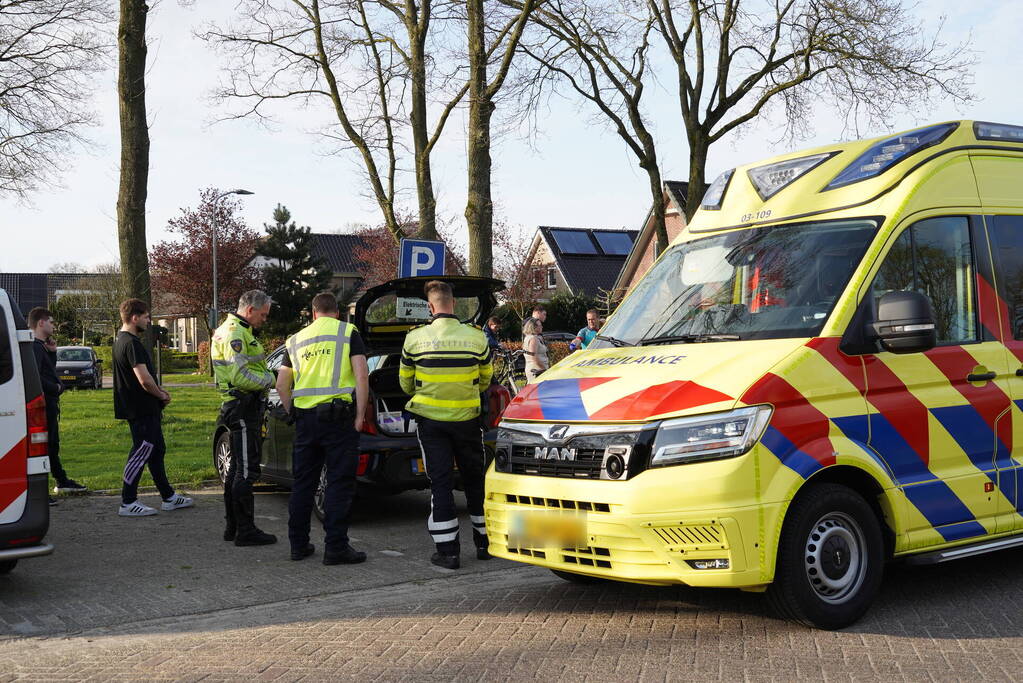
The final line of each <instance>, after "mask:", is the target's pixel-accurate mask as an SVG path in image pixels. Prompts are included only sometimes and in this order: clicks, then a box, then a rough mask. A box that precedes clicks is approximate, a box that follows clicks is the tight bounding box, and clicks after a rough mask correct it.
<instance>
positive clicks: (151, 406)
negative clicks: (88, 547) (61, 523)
mask: <svg viewBox="0 0 1023 683" xmlns="http://www.w3.org/2000/svg"><path fill="white" fill-rule="evenodd" d="M121 322H122V323H124V324H123V325H122V326H121V331H120V332H118V333H117V339H116V340H115V341H114V362H113V365H114V417H116V418H118V419H120V420H127V421H128V426H129V427H130V428H131V440H132V445H131V452H130V453H129V454H128V462H127V464H126V465H125V466H124V482H123V486H122V487H121V507H120V509H119V510H118V511H117V514H119V515H120V516H122V517H146V516H149V515H155V514H156V510H155V509H154V508H151V507H149V506H148V505H146V504H145V503H142V502H139V500H138V488H139V480H140V479H142V471H143V470H144V469H145V467H146V466H147V465H148V466H149V474H150V475H151V476H152V477H153V483H154V484H156V488H157V489H158V490H159V491H160V496H161V497H162V498H163V503H162V504H161V505H160V509H161V510H177V509H179V508H187V507H191V506H192V504H193V502H192V499H191V498H188V497H186V496H182V495H181V494H179V493H175V492H174V487H172V486H171V485H170V482H169V481H167V472H166V470H165V469H164V466H163V456H164V454H165V453H166V451H167V447H166V445H165V444H164V441H163V427H162V425H161V424H160V421H161V414H162V412H163V408H164V406H166V405H167V404H168V403H170V401H171V397H170V394H168V393H167V392H166V391H164V390H163V389H161V388H160V386H159V385H158V384H157V383H156V380H155V379H153V361H152V359H151V358H150V357H149V351H148V350H147V349H146V347H145V345H144V344H143V343H142V341H141V340H140V339H139V335H141V334H142V333H143V332H145V331H146V328H148V327H149V308H148V307H147V306H146V304H145V302H144V301H140V300H139V299H127V300H125V301H123V302H122V303H121Z"/></svg>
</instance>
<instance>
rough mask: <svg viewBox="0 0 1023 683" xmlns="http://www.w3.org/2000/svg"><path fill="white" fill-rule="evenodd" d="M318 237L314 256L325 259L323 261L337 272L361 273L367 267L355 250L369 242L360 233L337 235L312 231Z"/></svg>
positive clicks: (314, 246) (314, 247)
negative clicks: (358, 257)
mask: <svg viewBox="0 0 1023 683" xmlns="http://www.w3.org/2000/svg"><path fill="white" fill-rule="evenodd" d="M312 235H313V237H315V238H316V242H315V244H314V245H313V256H316V257H318V258H321V259H323V262H324V263H326V264H327V266H328V267H329V268H330V269H331V271H333V272H334V273H335V274H342V273H351V274H353V275H360V274H361V273H362V272H363V271H364V270H365V267H364V266H363V264H362V263H361V262H360V261H359V260H358V259H357V258H356V257H355V250H356V249H358V248H359V247H366V246H367V243H366V240H364V239H363V238H362V237H360V236H359V235H337V234H328V233H322V232H314V233H312Z"/></svg>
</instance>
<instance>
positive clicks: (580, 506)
mask: <svg viewBox="0 0 1023 683" xmlns="http://www.w3.org/2000/svg"><path fill="white" fill-rule="evenodd" d="M505 500H506V501H507V502H509V503H511V504H513V505H535V506H538V507H544V508H553V509H556V510H585V511H587V512H611V506H610V505H608V504H607V503H591V502H589V501H585V500H565V499H563V498H542V497H540V496H519V495H516V494H514V493H506V494H505Z"/></svg>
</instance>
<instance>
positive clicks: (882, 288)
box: [486, 121, 1023, 628]
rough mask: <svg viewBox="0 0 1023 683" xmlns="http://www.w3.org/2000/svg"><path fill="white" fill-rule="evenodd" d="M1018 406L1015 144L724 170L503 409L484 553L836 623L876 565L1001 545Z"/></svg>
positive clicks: (844, 154)
mask: <svg viewBox="0 0 1023 683" xmlns="http://www.w3.org/2000/svg"><path fill="white" fill-rule="evenodd" d="M1021 405H1023V127H1015V126H1007V125H1001V124H988V123H983V122H973V121H959V122H951V123H943V124H936V125H932V126H927V127H924V128H920V129H916V130H913V131H908V132H905V133H901V134H899V135H894V136H890V137H885V138H877V139H871V140H862V141H857V142H851V143H842V144H836V145H829V146H826V147H821V148H819V149H815V150H810V151H805V152H799V153H795V154H789V155H785V156H781V157H778V158H776V159H772V160H769V161H767V162H762V163H758V164H752V165H750V166H745V167H739V168H736V169H734V170H733V171H729V172H726V173H724V174H722V175H721V176H720V177H719V178H718V179H717V180H715V181H714V183H713V184H712V185H711V186H710V189H709V190H708V192H707V195H706V197H705V198H704V200H703V205H702V207H701V209H700V210H699V211H698V212H697V213H696V215H695V216H694V217H693V220H692V221H691V223H690V224H689V225H688V227H687V228H686V229H685V231H684V232H683V234H681V235H680V236H679V237H678V239H676V240H675V242H674V243H673V244H672V245H671V246H670V247H669V248H668V249H667V250H666V251H665V252H664V254H662V255H661V257H660V258H659V259H658V261H657V262H656V263H655V264H654V265H653V266H652V267H651V269H650V270H649V271H648V272H647V274H646V275H645V276H644V278H643V280H642V281H640V283H639V284H637V286H636V287H635V288H634V290H633V291H632V292H631V293H630V295H629V296H628V297H627V298H626V299H625V300H624V301H623V302H622V304H621V305H620V306H619V308H618V309H617V311H616V312H615V313H614V315H612V316H611V318H610V319H609V320H608V321H607V323H606V324H605V325H604V327H603V328H602V329H601V332H600V336H599V337H598V340H596V341H594V342H593V343H592V344H591V346H590V347H589V349H587V350H585V351H581V352H577V353H574V354H572V355H570V356H569V357H567V358H566V359H564V360H563V361H561V362H560V363H558V364H557V365H556V366H554V367H553V368H551V369H550V370H548V371H547V372H546V373H544V374H543V375H542V376H541V377H539V378H537V379H536V381H535V382H534V383H532V384H529V385H528V386H527V387H526V388H525V389H524V390H523V391H522V392H521V393H520V394H519V395H518V397H516V399H515V400H514V401H513V402H512V404H511V405H510V406H509V407H508V409H507V410H506V412H505V414H504V418H503V421H502V424H501V429H500V433H499V437H498V442H497V452H496V458H495V462H494V465H493V466H492V467H491V468H490V470H489V472H488V474H487V487H486V490H487V496H486V522H487V530H488V534H489V536H490V551H491V553H493V554H494V555H496V556H498V557H502V558H506V559H511V560H517V561H520V562H526V563H530V564H535V565H539V566H542V567H547V568H549V569H552V570H554V571H555V572H556V573H558V574H559V576H561V577H562V578H566V579H568V580H579V581H582V580H599V579H614V580H618V581H631V582H638V583H647V584H661V585H663V584H673V583H678V584H686V585H691V586H721V587H737V588H743V589H746V590H755V591H760V590H765V589H766V590H767V593H768V596H769V598H770V601H771V603H772V604H773V606H774V607H775V608H776V609H778V610H780V611H781V613H782V614H784V615H785V616H788V617H790V618H794V619H796V620H798V621H801V622H803V623H806V624H809V625H814V626H818V627H823V628H838V627H842V626H845V625H847V624H849V623H852V622H853V621H855V620H856V619H858V618H859V617H860V616H861V615H862V614H863V613H864V612H865V611H866V609H867V608H868V607H869V604H870V602H871V600H872V599H873V597H874V596H875V594H876V592H877V589H878V586H879V584H880V580H881V575H882V571H883V564H884V562H886V561H887V560H890V559H892V558H902V557H906V558H908V559H910V560H911V561H915V562H918V563H925V562H940V561H944V560H948V559H954V558H956V557H961V556H965V555H970V554H977V553H980V552H987V551H990V550H996V549H999V548H1003V547H1008V546H1011V545H1016V544H1020V543H1023V515H1021V511H1023V465H1021V463H1023V412H1021V408H1020V406H1021ZM1015 444H1020V448H1016V447H1015Z"/></svg>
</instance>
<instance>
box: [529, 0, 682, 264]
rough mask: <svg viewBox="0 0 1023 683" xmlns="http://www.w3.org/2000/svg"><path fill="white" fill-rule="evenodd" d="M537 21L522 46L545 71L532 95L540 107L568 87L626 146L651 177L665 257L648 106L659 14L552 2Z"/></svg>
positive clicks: (587, 1) (613, 1) (609, 4)
mask: <svg viewBox="0 0 1023 683" xmlns="http://www.w3.org/2000/svg"><path fill="white" fill-rule="evenodd" d="M509 1H511V2H515V1H516V0H509ZM533 23H534V24H535V25H537V26H538V27H539V29H540V30H539V31H537V32H535V35H534V37H533V39H532V40H531V41H530V42H529V43H528V44H524V45H523V47H522V50H523V52H525V53H526V54H527V55H529V56H530V57H532V58H533V60H534V61H535V62H536V64H537V65H538V67H539V68H538V71H537V72H536V73H535V74H534V75H533V77H532V79H531V83H530V85H531V87H530V92H531V98H532V99H533V101H534V102H535V101H536V100H538V99H540V98H541V97H542V96H543V94H544V93H545V92H546V93H550V92H551V91H552V90H551V89H550V88H553V89H554V90H559V89H561V88H562V87H563V86H566V85H567V87H568V89H569V90H570V91H571V93H572V94H573V95H575V96H578V97H581V98H582V99H583V100H584V101H586V102H588V103H589V104H590V105H592V106H593V107H594V108H595V110H596V112H595V113H596V116H597V117H598V118H601V119H603V120H604V121H606V122H607V123H608V124H609V125H610V126H611V127H612V128H613V129H614V131H615V132H616V133H617V134H618V136H619V137H620V138H621V139H622V140H623V141H624V142H625V145H626V146H627V147H628V149H629V151H630V152H632V154H633V155H634V156H635V157H636V161H637V163H638V164H639V166H640V168H642V169H643V170H644V171H646V173H647V178H648V184H649V186H650V196H651V202H652V209H651V211H652V217H653V219H654V229H655V232H656V235H657V245H656V252H655V253H657V254H659V253H660V252H661V251H663V250H664V249H665V248H666V247H667V246H668V232H667V228H666V227H665V222H664V221H665V218H664V216H665V214H664V211H665V207H664V195H663V192H664V190H663V186H662V182H661V169H660V164H659V163H658V160H657V146H656V144H655V142H654V136H653V132H652V130H651V128H650V124H649V122H648V117H647V115H646V114H645V112H644V110H643V107H642V99H643V95H644V93H645V92H646V83H645V81H646V79H647V78H648V73H647V66H648V59H649V52H650V32H651V29H652V27H653V17H651V16H650V15H648V14H646V13H645V10H644V8H643V6H642V5H639V6H636V5H628V4H623V3H621V2H619V1H618V0H551V1H550V2H548V3H546V4H545V5H543V6H541V7H540V8H539V9H538V10H537V11H536V13H535V15H534V17H533Z"/></svg>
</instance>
